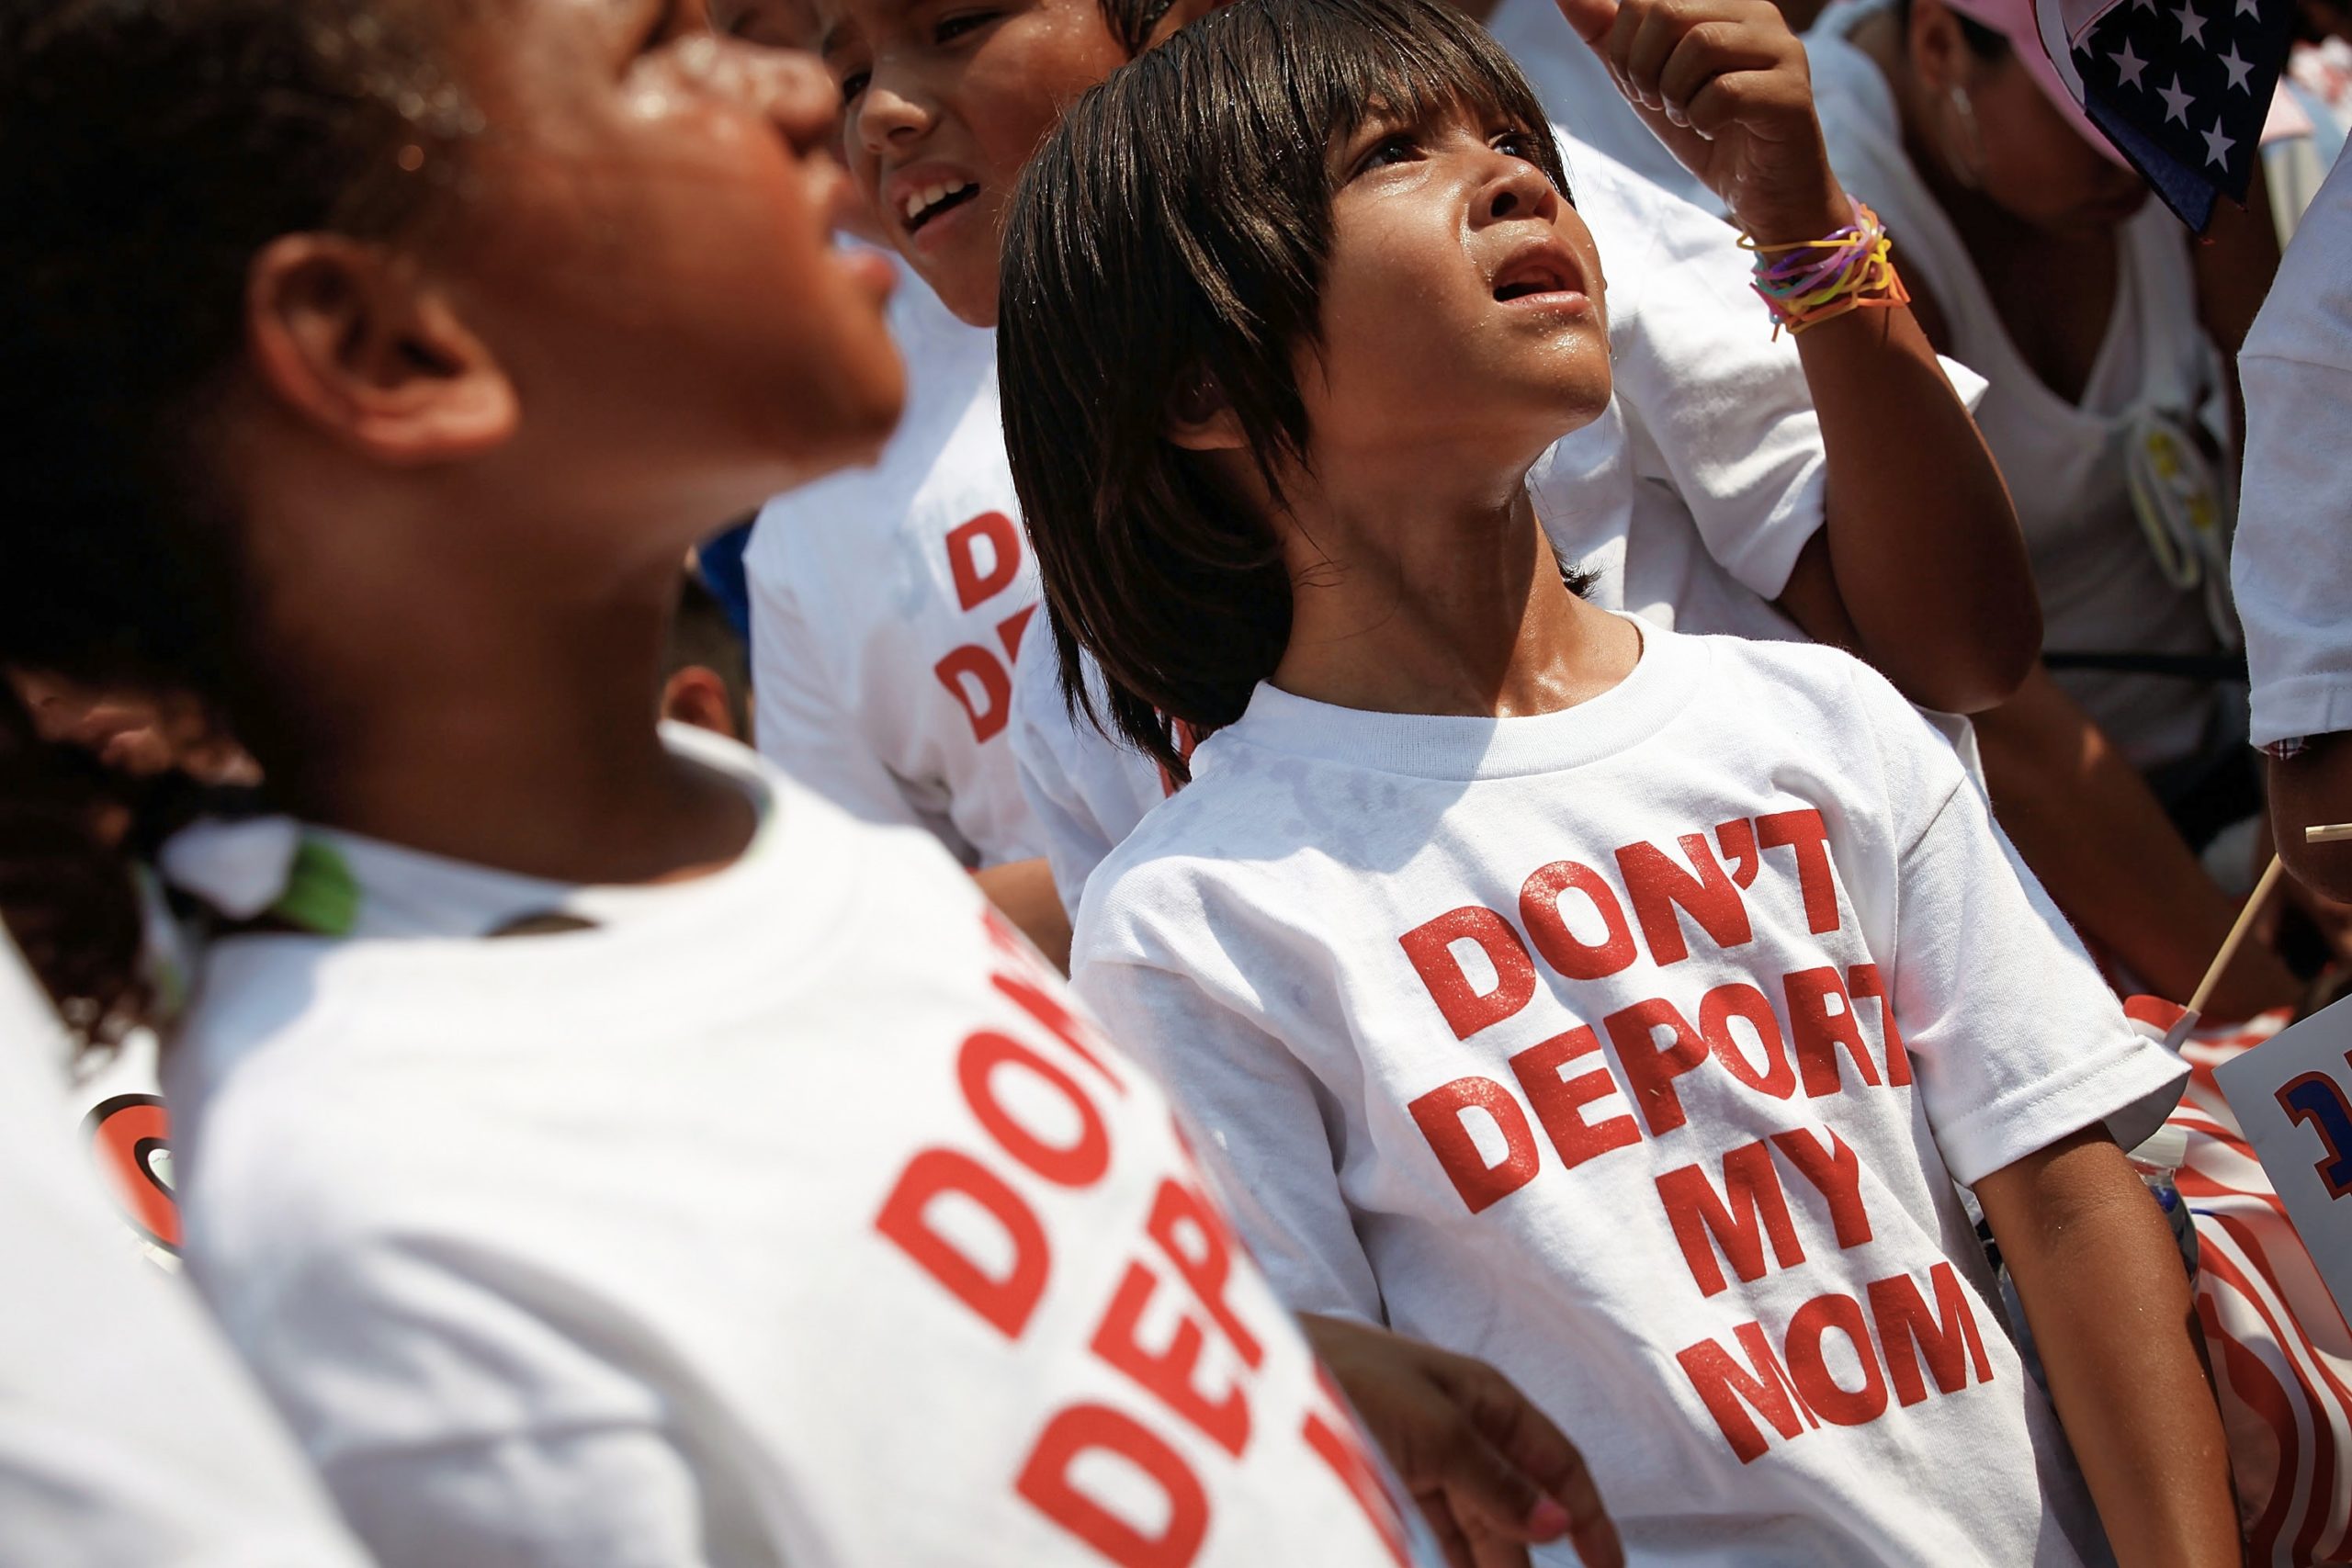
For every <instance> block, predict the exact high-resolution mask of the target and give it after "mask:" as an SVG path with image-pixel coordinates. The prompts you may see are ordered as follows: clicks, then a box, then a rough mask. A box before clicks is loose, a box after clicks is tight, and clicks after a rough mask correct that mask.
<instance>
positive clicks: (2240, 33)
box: [2034, 0, 2295, 234]
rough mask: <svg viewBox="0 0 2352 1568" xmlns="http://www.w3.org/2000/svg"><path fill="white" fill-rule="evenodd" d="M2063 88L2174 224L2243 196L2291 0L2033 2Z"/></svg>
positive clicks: (2201, 225) (2197, 221) (2281, 59)
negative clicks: (2160, 200) (2219, 198)
mask: <svg viewBox="0 0 2352 1568" xmlns="http://www.w3.org/2000/svg"><path fill="white" fill-rule="evenodd" d="M2034 19H2035V21H2036V23H2037V24H2038V25H2039V28H2040V30H2041V43H2042V47H2043V48H2044V49H2046V50H2047V51H2049V53H2050V60H2051V63H2052V64H2053V65H2055V66H2056V67H2057V68H2058V74H2059V77H2060V78H2061V79H2062V80H2063V81H2064V83H2065V85H2066V90H2067V91H2068V92H2070V93H2072V94H2073V95H2074V96H2075V101H2076V102H2077V103H2079V104H2081V105H2082V106H2083V112H2084V113H2085V114H2086V115H2088V116H2089V117H2090V120H2091V123H2092V124H2094V125H2096V126H2098V128H2099V130H2102V131H2104V132H2105V133H2106V134H2107V138H2108V140H2109V141H2112V142H2114V143H2115V145H2116V147H2117V149H2118V150H2119V151H2120V152H2122V153H2123V155H2124V156H2125V157H2127V158H2129V159H2131V163H2132V164H2133V166H2134V167H2136V168H2138V169H2139V171H2140V172H2141V173H2142V174H2143V175H2146V176H2147V180H2148V183H2149V185H2151V186H2154V188H2155V192H2156V194H2157V195H2158V196H2160V197H2163V198H2164V201H2165V206H2167V207H2169V208H2171V209H2173V211H2174V212H2176V213H2177V214H2178V215H2179V216H2180V220H2181V221H2182V222H2184V223H2186V224H2188V226H2189V227H2190V228H2191V229H2193V230H2195V231H2197V232H2199V233H2200V234H2201V233H2203V232H2204V231H2205V227H2206V225H2207V224H2209V223H2210V222H2211V221H2212V218H2213V201H2214V198H2215V197H2217V196H2227V197H2229V198H2230V199H2231V200H2232V201H2235V202H2239V203H2241V204H2242V203H2244V202H2245V196H2246V189H2247V186H2248V185H2249V184H2250V182H2251V181H2252V180H2253V178H2254V168H2255V160H2256V158H2258V157H2259V156H2260V155H2261V141H2262V126H2263V121H2264V119H2265V118H2267V115H2268V114H2269V111H2270V100H2271V96H2272V95H2273V94H2274V93H2275V92H2276V91H2277V90H2278V75H2279V73H2280V71H2281V70H2282V69H2284V67H2285V65H2286V62H2287V50H2288V46H2289V45H2290V43H2292V42H2293V39H2294V26H2295V0H2034Z"/></svg>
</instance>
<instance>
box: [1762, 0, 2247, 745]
mask: <svg viewBox="0 0 2352 1568" xmlns="http://www.w3.org/2000/svg"><path fill="white" fill-rule="evenodd" d="M1883 3H1884V0H1859V3H1856V0H1849V3H1847V4H1843V5H1838V6H1832V7H1831V8H1830V9H1829V10H1827V11H1826V12H1824V13H1823V14H1822V17H1821V18H1820V19H1819V20H1818V21H1817V22H1815V25H1814V28H1813V29H1812V31H1810V32H1808V33H1807V34H1806V35H1805V47H1806V51H1807V52H1808V54H1809V55H1810V57H1811V60H1812V64H1813V89H1814V98H1815V103H1816V105H1817V106H1818V107H1819V109H1820V114H1821V128H1822V133H1823V135H1824V136H1825V137H1826V139H1827V141H1828V144H1829V160H1830V163H1831V164H1832V165H1834V166H1835V167H1836V169H1837V171H1838V179H1839V180H1840V181H1841V182H1843V183H1844V185H1845V186H1846V188H1847V189H1848V190H1849V191H1850V192H1852V193H1853V195H1854V196H1855V197H1856V198H1858V199H1860V200H1862V201H1866V202H1868V203H1869V204H1870V205H1871V208H1872V209H1875V210H1876V211H1877V213H1878V215H1879V217H1880V218H1881V219H1883V220H1884V221H1885V223H1886V226H1887V229H1888V231H1889V232H1891V233H1892V234H1893V235H1894V242H1895V244H1896V246H1897V255H1898V259H1899V260H1900V262H1901V263H1902V265H1903V266H1904V267H1905V270H1906V271H1907V272H1908V273H1909V274H1910V275H1911V276H1912V277H1913V278H1914V279H1915V280H1917V281H1918V282H1920V283H1923V284H1924V285H1926V287H1927V288H1928V291H1929V292H1930V293H1932V294H1933V296H1934V298H1935V300H1936V303H1937V304H1938V305H1939V307H1941V309H1942V310H1943V313H1944V318H1945V321H1947V323H1948V325H1949V330H1950V332H1951V340H1952V341H1951V352H1952V355H1953V356H1954V357H1956V358H1958V359H1960V360H1962V361H1963V362H1964V363H1966V364H1967V365H1968V366H1970V367H1972V368H1973V369H1974V370H1976V371H1978V372H1979V373H1981V374H1982V375H1983V376H1984V377H1985V379H1986V380H1987V381H1988V382H1990V384H1991V385H1990V387H1989V389H1987V390H1986V392H1985V398H1984V401H1983V402H1982V403H1981V404H1980V405H1978V407H1977V410H1976V423H1977V425H1978V427H1979V428H1980V429H1981V430H1983V431H1984V433H1985V444H1986V445H1987V446H1990V447H1991V448H1992V452H1993V456H1994V457H1995V458H1996V459H1997V460H1998V461H1999V463H2000V465H2001V470H2002V472H2003V474H2004V475H2005V476H2006V477H2007V479H2008V484H2009V494H2010V497H2011V499H2012V500H2013V501H2015V502H2016V504H2017V511H2018V523H2019V525H2021V526H2022V527H2023V528H2024V530H2025V539H2026V547H2027V550H2028V552H2029V554H2030V558H2031V559H2032V563H2033V571H2034V581H2035V582H2036V584H2037V586H2038V587H2039V588H2040V589H2041V613H2042V623H2043V644H2044V646H2045V647H2046V648H2048V649H2052V650H2053V651H2064V652H2098V653H2114V652H2133V653H2183V654H2201V653H2211V652H2215V651H2217V650H2218V649H2219V648H2220V646H2221V644H2220V641H2219V639H2218V638H2217V637H2216V636H2215V633H2214V631H2213V628H2212V626H2211V622H2210V621H2209V620H2208V618H2207V615H2206V612H2205V608H2204V604H2203V601H2202V598H2201V595H2200V593H2199V591H2198V590H2196V589H2188V590H2182V589H2179V588H2176V587H2174V586H2173V585H2172V583H2171V582H2170V581H2168V580H2167V579H2166V578H2165V575H2164V574H2163V572H2162V570H2160V569H2159V568H2158V566H2157V564H2156V560H2155V557H2154V554H2153V553H2152V552H2151V550H2150V548H2149V547H2148V545H2147V544H2146V542H2145V540H2144V538H2143V535H2142V533H2141V528H2140V524H2139V521H2138V519H2137V517H2136V515H2135V513H2133V511H2132V506H2131V494H2130V491H2129V489H2128V485H2127V479H2126V473H2125V451H2126V435H2127V432H2128V431H2129V429H2130V428H2131V423H2132V420H2133V418H2134V416H2135V414H2137V413H2139V412H2141V411H2143V410H2152V411H2155V412H2161V413H2163V414H2165V415H2167V416H2169V417H2170V418H2171V419H2173V420H2174V421H2175V422H2177V423H2178V424H2179V425H2180V426H2181V427H2183V428H2195V427H2196V426H2197V425H2199V424H2200V423H2202V424H2204V425H2205V426H2206V427H2207V428H2208V429H2209V430H2211V432H2212V433H2213V434H2214V435H2215V436H2216V438H2217V439H2221V438H2224V434H2225V428H2226V426H2225V419H2226V415H2225V404H2224V402H2223V397H2224V393H2223V390H2222V387H2223V382H2222V373H2223V367H2222V360H2221V356H2220V354H2219V352H2218V351H2217V350H2216V349H2215V348H2214V346H2213V344H2212V342H2211V339H2209V338H2208V337H2207V336H2206V335H2205V333H2204V331H2203V329H2202V328H2201V327H2199V324H2198V320H2197V298H2196V286H2195V280H2194V277H2193V275H2192V273H2191V271H2190V266H2189V255H2188V234H2187V231H2185V230H2183V229H2182V228H2181V226H2180V224H2179V222H2178V221H2177V220H2175V219H2174V218H2173V217H2172V216H2171V214H2170V213H2168V212H2167V211H2166V210H2165V208H2164V206H2163V204H2162V203H2160V202H2156V201H2153V200H2152V201H2150V202H2149V203H2148V204H2147V206H2146V208H2145V209H2143V210H2142V211H2141V212H2140V213H2139V214H2138V215H2136V216H2135V217H2133V218H2132V219H2131V220H2129V221H2128V222H2126V223H2125V224H2124V225H2123V226H2122V227H2121V228H2120V230H2119V231H2118V232H2117V240H2118V247H2117V265H2118V272H2117V278H2116V299H2115V314H2114V316H2113V317H2112V319H2111V320H2110V321H2109V325H2108V330H2107V336H2106V339H2105V341H2104V342H2103V343H2102V344H2101V346H2100V349H2099V353H2098V359H2097V361H2096V363H2095V364H2094V365H2093V367H2092V369H2091V373H2090V378H2089V380H2088V381H2087V383H2086V386H2085V387H2084V389H2083V395H2082V398H2081V400H2080V401H2079V402H2078V403H2069V402H2067V401H2066V400H2064V399H2062V398H2060V397H2059V396H2058V395H2057V394H2056V393H2054V392H2052V390H2051V389H2049V388H2048V387H2047V386H2045V385H2044V384H2043V383H2042V381H2041V378H2039V377H2037V376H2036V375H2035V374H2034V373H2033V371H2032V369H2031V368H2030V367H2029V366H2028V365H2027V364H2026V362H2025V360H2024V358H2023V357H2022V356H2021V355H2019V353H2018V349H2017V347H2016V345H2015V344H2013V343H2012V342H2011V341H2010V339H2009V335H2008V333H2007V329H2006V328H2004V327H2003V326H2002V324H2001V320H2000V316H1999V313H1998V312H1997V311H1996V310H1995V308H1994V306H1993V301H1992V298H1991V296H1990V295H1989V294H1987V293H1986V292H1985V285H1984V282H1983V280H1982V279H1981V278H1980V277H1979V276H1977V273H1976V268H1975V265H1974V264H1973V263H1972V262H1971V261H1970V260H1969V257H1968V253H1967V250H1966V248H1965V247H1964V246H1963V245H1962V242H1961V238H1960V235H1959V232H1958V231H1956V230H1955V229H1954V228H1953V227H1952V224H1951V220H1950V219H1949V218H1947V217H1946V216H1945V214H1944V211H1943V209H1942V208H1941V207H1940V206H1939V204H1938V203H1937V201H1936V199H1935V197H1933V195H1931V194H1930V193H1929V191H1928V188H1927V186H1926V185H1925V184H1924V183H1923V182H1922V180H1921V179H1920V177H1919V175H1918V172H1917V170H1916V169H1915V168H1914V167H1913V166H1912V164H1911V163H1910V161H1909V159H1908V158H1907V157H1906V156H1905V152H1904V150H1903V138H1902V133H1901V130H1900V127H1899V124H1898V121H1897V118H1896V114H1895V108H1894V94H1893V92H1892V91H1891V90H1890V88H1889V87H1888V85H1887V83H1886V79H1885V77H1884V76H1883V74H1882V73H1880V71H1879V69H1878V66H1877V65H1876V63H1875V62H1872V61H1871V59H1870V58H1869V57H1868V56H1867V55H1865V54H1863V53H1862V52H1861V51H1860V50H1857V49H1856V48H1854V47H1853V45H1851V44H1850V43H1849V42H1847V41H1846V35H1847V33H1848V32H1849V30H1850V29H1851V28H1852V27H1853V26H1854V24H1855V22H1856V21H1857V20H1859V19H1860V18H1861V17H1866V16H1868V15H1869V14H1871V12H1872V11H1874V10H1876V9H1878V8H1879V6H1881V5H1883ZM2057 680H2058V682H2059V684H2060V685H2061V686H2063V687H2064V688H2065V689H2066V690H2067V691H2068V692H2069V693H2071V694H2073V695H2074V696H2075V699H2076V700H2077V701H2079V702H2080V703H2082V705H2083V706H2084V707H2085V708H2086V710H2087V711H2088V712H2089V714H2090V716H2091V717H2092V718H2093V719H2095V720H2097V721H2098V725H2099V727H2100V728H2102V729H2104V730H2105V731H2106V732H2107V733H2108V735H2109V738H2110V739H2113V740H2114V741H2115V742H2116V744H2117V745H2118V747H2120V749H2121V750H2122V751H2123V752H2124V754H2125V755H2126V756H2128V757H2130V758H2131V761H2133V762H2134V763H2136V764H2137V765H2139V766H2141V767H2143V768H2147V767H2154V766H2157V765H2159V764H2162V763H2165V762H2172V761H2181V760H2184V759H2186V758H2188V757H2191V756H2193V755H2195V754H2197V753H2198V752H2199V750H2202V749H2203V748H2204V747H2205V746H2206V745H2207V744H2208V743H2209V742H2210V741H2211V739H2213V738H2214V731H2215V725H2216V721H2217V718H2218V717H2219V716H2220V710H2221V706H2222V699H2221V696H2220V694H2219V693H2218V692H2217V691H2216V689H2215V688H2214V687H2213V686H2212V685H2211V684H2210V683H2202V682H2188V681H2183V680H2179V679H2176V678H2173V677H2169V676H2161V675H2127V674H2117V673H2110V672H2107V671H2058V672H2057Z"/></svg>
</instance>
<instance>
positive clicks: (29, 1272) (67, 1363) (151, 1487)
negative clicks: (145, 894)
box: [0, 937, 362, 1568]
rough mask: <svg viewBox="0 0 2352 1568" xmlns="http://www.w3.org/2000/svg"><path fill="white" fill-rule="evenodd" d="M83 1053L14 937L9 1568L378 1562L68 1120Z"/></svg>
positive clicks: (4, 1011)
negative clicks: (133, 1224) (154, 1255)
mask: <svg viewBox="0 0 2352 1568" xmlns="http://www.w3.org/2000/svg"><path fill="white" fill-rule="evenodd" d="M65 1055H66V1052H65V1043H64V1040H63V1037H62V1031H60V1030H59V1028H58V1027H57V1022H56V1020H55V1018H54V1017H53V1016H52V1015H51V1012H50V1010H49V1005H48V1001H47V998H44V997H43V996H42V995H41V993H40V989H39V987H37V986H36V985H35V984H34V981H33V978H32V976H30V975H29V974H28V973H27V972H26V970H25V966H24V964H23V961H22V960H21V959H20V958H18V956H17V950H16V948H15V946H14V945H13V944H12V943H10V942H8V941H7V940H6V938H5V937H0V1236H6V1238H7V1247H8V1263H7V1281H8V1285H7V1289H6V1290H5V1291H0V1565H5V1568H85V1565H86V1568H121V1565H123V1564H126V1563H137V1564H139V1565H141V1568H151V1565H152V1568H182V1565H185V1568H199V1565H201V1568H320V1565H325V1568H334V1565H339V1564H356V1563H358V1562H360V1561H361V1560H362V1559H361V1556H360V1553H359V1551H358V1549H357V1548H356V1546H355V1545H353V1544H352V1542H351V1540H350V1538H349V1537H347V1536H346V1535H345V1533H344V1532H343V1529H342V1528H341V1527H340V1526H339V1525H338V1524H337V1523H336V1522H335V1520H334V1513H333V1510H332V1509H330V1508H329V1507H328V1506H327V1503H326V1499H325V1498H324V1497H323V1496H322V1495H321V1494H320V1492H319V1489H318V1485H317V1483H316V1482H315V1481H314V1480H312V1479H311V1476H310V1475H309V1473H308V1472H306V1471H305V1469H304V1467H303V1465H302V1461H301V1460H300V1457H299V1456H298V1455H297V1454H296V1452H295V1450H294V1447H293V1445H292V1444H291V1443H290V1442H288V1440H287V1438H286V1435H285V1433H284V1432H283V1431H282V1430H281V1429H279V1427H278V1426H277V1422H276V1421H275V1420H274V1419H273V1418H272V1417H271V1416H270V1414H269V1411H268V1409H267V1408H266V1406H265V1405H264V1404H263V1402H262V1400H261V1398H260V1396H259V1395H258V1394H257V1393H255V1392H254V1388H253V1385H252V1384H251V1383H250V1382H248V1381H247V1380H246V1378H245V1375H244V1373H243V1371H242V1370H241V1369H240V1368H239V1367H238V1366H237V1365H236V1363H235V1360H234V1359H233V1358H232V1356H231V1355H230V1353H229V1350H228V1348H227V1347H226V1346H225V1345H223V1344H222V1343H221V1342H220V1334H219V1332H218V1331H217V1330H216V1329H215V1328H214V1327H213V1326H212V1325H211V1324H209V1322H207V1321H206V1320H205V1318H204V1314H203V1313H202V1311H201V1309H200V1308H199V1307H198V1305H197V1303H196V1302H195V1301H194V1300H193V1299H192V1298H191V1297H190V1296H189V1295H188V1293H187V1289H186V1287H185V1286H183V1285H182V1284H181V1283H180V1282H179V1281H178V1280H174V1279H171V1278H170V1277H168V1276H166V1275H165V1274H164V1273H163V1272H162V1271H161V1270H159V1269H155V1268H153V1266H152V1265H150V1264H148V1263H147V1262H146V1261H145V1260H144V1259H142V1258H140V1257H139V1255H138V1253H137V1251H136V1249H135V1248H134V1247H133V1246H132V1244H131V1243H130V1240H129V1238H127V1237H126V1236H125V1235H124V1234H123V1229H122V1223H121V1222H120V1221H119V1219H117V1218H116V1216H115V1214H114V1213H113V1212H112V1210H111V1208H110V1206H109V1204H108V1202H107V1199H106V1197H105V1196H104V1195H103V1194H102V1193H101V1191H100V1190H99V1188H98V1185H97V1183H96V1181H95V1180H94V1179H93V1178H92V1170H91V1166H90V1161H89V1158H88V1156H87V1154H86V1153H85V1150H84V1149H82V1148H81V1147H79V1146H77V1145H76V1142H75V1140H74V1138H73V1137H72V1136H71V1135H70V1134H69V1133H68V1131H67V1100H66V1096H65V1093H64V1083H65V1072H66V1060H65Z"/></svg>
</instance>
